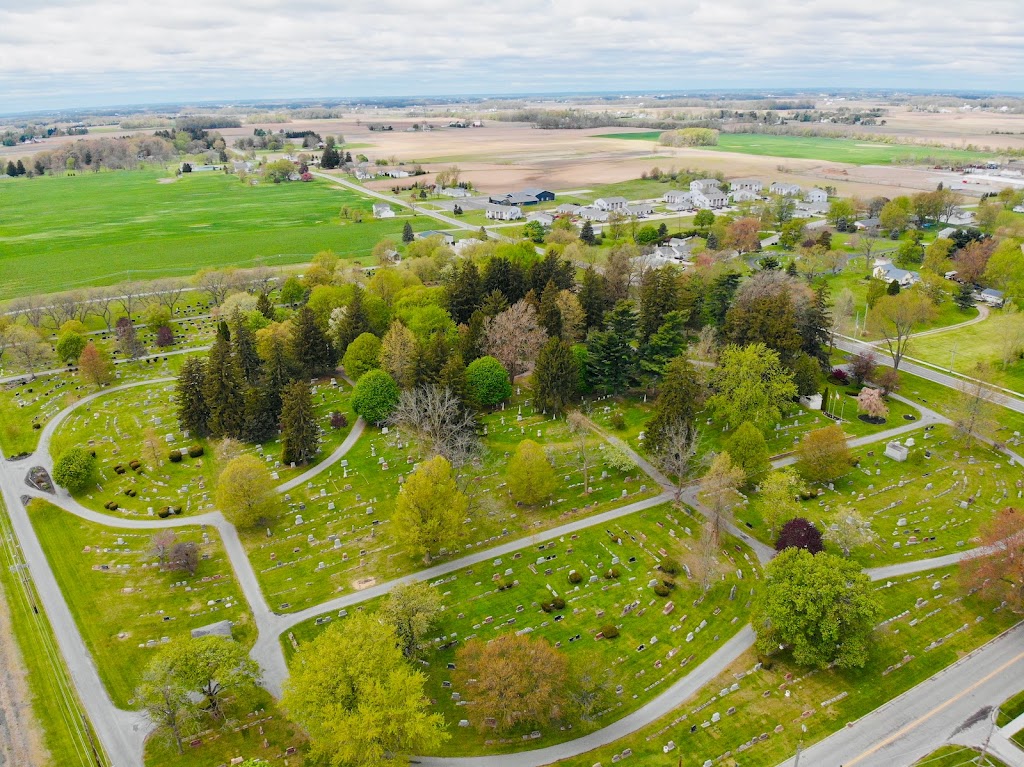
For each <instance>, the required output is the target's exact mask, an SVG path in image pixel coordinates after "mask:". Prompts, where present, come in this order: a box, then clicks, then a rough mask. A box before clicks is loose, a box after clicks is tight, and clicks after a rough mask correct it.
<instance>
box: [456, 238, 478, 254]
mask: <svg viewBox="0 0 1024 767" xmlns="http://www.w3.org/2000/svg"><path fill="white" fill-rule="evenodd" d="M483 242H484V241H483V240H478V239H477V238H476V237H466V238H465V239H462V240H459V241H458V242H457V243H455V245H454V246H453V248H454V250H455V255H457V256H462V255H465V252H466V250H467V249H469V248H472V247H473V246H475V245H483Z"/></svg>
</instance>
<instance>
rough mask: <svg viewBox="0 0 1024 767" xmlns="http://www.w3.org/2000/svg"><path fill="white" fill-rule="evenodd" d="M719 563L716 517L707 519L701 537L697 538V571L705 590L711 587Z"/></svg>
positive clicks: (702, 526) (702, 527)
mask: <svg viewBox="0 0 1024 767" xmlns="http://www.w3.org/2000/svg"><path fill="white" fill-rule="evenodd" d="M719 565H720V563H719V561H718V528H717V526H716V524H715V521H714V519H706V520H704V524H703V525H701V529H700V538H699V539H698V540H697V571H698V575H699V576H700V587H701V589H702V590H703V591H707V590H708V589H709V588H711V582H712V581H713V580H714V579H715V576H717V575H718V572H719V569H720V568H719Z"/></svg>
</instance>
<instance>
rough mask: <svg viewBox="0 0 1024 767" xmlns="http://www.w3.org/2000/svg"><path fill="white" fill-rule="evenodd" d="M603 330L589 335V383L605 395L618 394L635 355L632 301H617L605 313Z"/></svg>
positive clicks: (629, 371)
mask: <svg viewBox="0 0 1024 767" xmlns="http://www.w3.org/2000/svg"><path fill="white" fill-rule="evenodd" d="M605 328H606V329H605V330H603V331H595V332H592V333H591V334H590V339H589V340H588V341H587V350H588V352H589V356H590V370H589V373H590V380H591V381H592V382H593V384H594V386H596V387H597V388H599V389H600V390H601V391H603V392H604V393H606V394H619V393H620V392H622V391H624V390H625V388H626V387H627V386H628V385H629V383H630V381H631V380H632V376H633V368H634V362H635V357H636V353H635V350H634V349H633V342H634V340H635V339H636V311H635V310H634V308H633V303H632V301H620V302H619V303H618V304H616V306H615V308H614V309H612V310H611V311H610V312H608V316H607V318H606V320H605Z"/></svg>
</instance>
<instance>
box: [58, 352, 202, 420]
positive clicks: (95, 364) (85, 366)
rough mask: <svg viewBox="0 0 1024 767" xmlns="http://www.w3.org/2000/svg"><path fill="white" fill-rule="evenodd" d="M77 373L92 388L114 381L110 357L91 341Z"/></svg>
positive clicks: (81, 356)
mask: <svg viewBox="0 0 1024 767" xmlns="http://www.w3.org/2000/svg"><path fill="white" fill-rule="evenodd" d="M78 372H79V374H80V375H81V376H82V379H83V380H85V381H86V383H90V384H92V385H93V386H106V385H107V384H109V383H110V382H111V381H113V380H114V364H113V363H112V362H111V361H110V355H109V354H107V353H106V352H105V351H101V350H100V349H99V348H98V347H97V346H96V344H95V343H93V342H92V341H90V342H89V343H87V344H86V345H85V348H84V349H82V353H81V354H80V355H79V357H78ZM201 396H202V392H201V391H200V397H201ZM204 423H205V421H204Z"/></svg>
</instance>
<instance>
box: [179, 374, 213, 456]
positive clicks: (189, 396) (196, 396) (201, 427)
mask: <svg viewBox="0 0 1024 767" xmlns="http://www.w3.org/2000/svg"><path fill="white" fill-rule="evenodd" d="M205 392H206V362H205V361H204V360H202V359H200V358H199V357H189V358H188V359H186V360H185V363H184V364H183V365H182V366H181V372H180V373H179V374H178V384H177V387H176V390H175V397H174V399H175V402H176V403H177V405H178V427H179V428H180V429H181V430H182V431H187V432H188V433H189V436H190V437H192V438H196V439H198V438H199V437H205V436H206V435H207V434H209V431H208V426H207V424H208V423H209V420H210V411H209V410H208V409H207V407H206V394H205Z"/></svg>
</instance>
